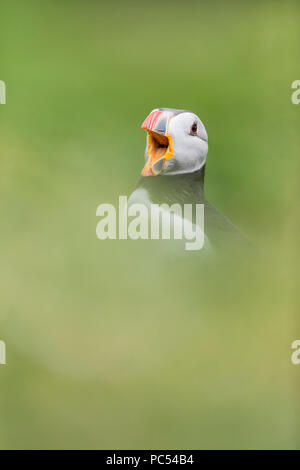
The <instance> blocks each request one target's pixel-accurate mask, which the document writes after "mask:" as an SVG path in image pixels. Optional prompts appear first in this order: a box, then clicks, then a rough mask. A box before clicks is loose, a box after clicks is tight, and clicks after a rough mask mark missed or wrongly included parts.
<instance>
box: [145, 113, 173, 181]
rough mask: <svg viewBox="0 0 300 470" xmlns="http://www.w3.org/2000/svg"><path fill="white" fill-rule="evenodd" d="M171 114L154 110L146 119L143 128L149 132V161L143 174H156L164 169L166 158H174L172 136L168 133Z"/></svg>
mask: <svg viewBox="0 0 300 470" xmlns="http://www.w3.org/2000/svg"><path fill="white" fill-rule="evenodd" d="M168 118H169V115H168V114H166V113H165V112H163V111H158V110H157V111H153V112H152V113H150V114H149V116H148V117H147V118H146V119H145V121H144V122H143V124H142V129H145V130H146V131H147V132H148V149H147V162H146V165H145V166H144V168H143V171H142V176H156V175H158V174H159V173H161V172H162V171H163V168H164V165H165V163H166V160H169V159H170V158H172V156H173V154H174V151H173V143H172V138H171V136H170V135H169V134H167V123H168Z"/></svg>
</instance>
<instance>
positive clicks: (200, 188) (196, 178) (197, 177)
mask: <svg viewBox="0 0 300 470" xmlns="http://www.w3.org/2000/svg"><path fill="white" fill-rule="evenodd" d="M204 175H205V165H204V166H203V167H202V168H201V169H200V170H198V171H195V172H193V173H185V174H182V175H173V176H172V175H170V176H166V175H158V176H146V177H141V178H140V180H139V182H138V185H137V187H138V188H144V189H146V190H147V191H148V192H149V195H150V198H151V200H152V201H153V203H157V204H159V203H163V202H168V203H174V202H179V203H186V204H188V203H193V202H199V200H203V201H204V200H205V196H204Z"/></svg>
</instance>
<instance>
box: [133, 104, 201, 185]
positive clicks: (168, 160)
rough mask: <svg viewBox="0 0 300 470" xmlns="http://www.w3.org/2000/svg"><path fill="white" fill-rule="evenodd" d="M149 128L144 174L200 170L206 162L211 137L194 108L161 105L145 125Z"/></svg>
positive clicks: (146, 120) (143, 126)
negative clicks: (192, 110)
mask: <svg viewBox="0 0 300 470" xmlns="http://www.w3.org/2000/svg"><path fill="white" fill-rule="evenodd" d="M142 129H145V130H146V131H147V147H146V153H145V159H146V164H145V166H144V168H143V171H142V176H156V175H158V174H163V175H179V174H184V173H192V172H194V171H197V170H200V169H201V168H202V167H203V166H204V165H205V161H206V155H207V152H208V137H207V132H206V130H205V127H204V125H203V123H202V122H201V120H200V119H199V118H198V116H197V115H196V114H194V113H192V112H191V111H185V110H179V109H170V108H159V109H154V110H153V111H151V113H150V114H149V116H147V118H146V119H145V121H144V122H143V124H142Z"/></svg>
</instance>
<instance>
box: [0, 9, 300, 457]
mask: <svg viewBox="0 0 300 470" xmlns="http://www.w3.org/2000/svg"><path fill="white" fill-rule="evenodd" d="M299 13H300V6H299V3H298V2H296V1H286V2H279V1H261V2H250V1H249V2H247V1H243V2H232V1H227V2H221V1H220V2H218V1H213V2H208V1H207V2H200V1H198V2H195V1H190V2H177V1H173V2H164V1H160V2H157V1H151V2H143V1H142V2H137V1H135V2H131V1H126V2H121V1H119V2H107V3H104V2H101V1H92V0H90V1H72V2H61V1H58V0H54V1H53V0H52V1H43V2H39V3H36V2H33V1H26V0H25V1H24V0H23V1H14V2H9V1H8V0H4V2H2V3H1V19H2V21H1V28H0V52H1V56H0V59H1V62H0V63H1V67H0V79H1V80H4V81H5V82H6V85H7V104H6V105H5V106H4V105H1V106H0V142H1V147H0V148H1V171H0V180H1V183H0V216H1V245H0V281H1V304H0V339H2V340H4V341H5V342H6V345H7V362H8V364H7V365H6V366H0V407H1V413H0V447H1V448H2V449H8V448H36V449H38V448H121V449H124V448H148V449H149V448H156V449H159V448H166V449H167V448H173V449H176V448H183V449H191V448H219V447H220V448H298V447H299V434H300V426H299V423H300V421H299V418H300V416H299V392H300V382H299V374H300V368H297V367H296V366H293V365H292V364H291V359H290V357H291V352H292V351H291V343H292V341H294V340H295V339H299V337H300V328H299V325H298V324H297V316H298V315H299V301H298V291H297V281H298V277H299V273H298V266H299V247H298V239H299V228H300V227H299V219H298V213H299V188H298V186H299V185H298V179H299V166H300V165H299V122H300V121H299V117H300V105H299V106H295V105H292V103H291V93H292V90H291V83H292V82H293V81H294V80H296V79H300V77H299V73H300V72H299V59H300V50H299ZM156 107H173V108H184V109H191V110H193V111H194V112H196V113H197V114H198V115H199V116H200V118H201V119H202V120H203V122H204V124H205V126H206V128H207V131H208V135H209V142H210V150H209V154H208V161H207V173H206V194H207V197H208V199H209V200H210V201H211V202H213V203H214V204H215V205H216V206H217V207H218V208H219V209H220V210H221V211H222V212H224V213H225V214H226V215H228V216H229V217H230V218H231V220H233V221H234V222H235V223H236V224H237V225H238V226H239V227H240V228H241V229H242V230H243V231H244V232H246V233H248V235H249V236H250V237H251V238H252V239H253V240H255V243H257V245H258V246H259V248H258V253H259V255H258V256H257V257H251V258H249V259H246V260H243V262H242V263H241V262H237V260H233V261H232V262H230V263H229V261H228V260H227V261H224V260H218V259H217V260H216V259H214V260H203V259H201V257H199V256H196V255H195V256H193V255H191V254H190V255H189V256H184V255H182V254H175V253H170V252H168V250H166V249H165V248H163V249H162V248H161V246H160V245H157V244H155V245H152V244H151V243H147V242H143V243H139V242H130V241H128V242H127V241H122V242H121V241H120V242H117V241H115V242H114V241H99V240H97V239H96V236H95V229H96V223H97V219H96V216H95V214H96V207H97V206H98V204H100V203H102V202H110V203H115V202H116V201H117V200H118V196H119V195H125V194H128V195H129V194H130V193H131V192H132V191H133V189H134V187H135V184H136V181H137V179H138V175H139V173H140V171H141V168H142V166H143V161H144V160H143V158H144V147H145V134H144V132H143V131H141V130H140V124H141V122H142V121H143V119H144V118H145V117H146V115H147V114H148V113H149V112H150V111H151V110H152V109H153V108H156Z"/></svg>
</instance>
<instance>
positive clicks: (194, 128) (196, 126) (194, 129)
mask: <svg viewBox="0 0 300 470" xmlns="http://www.w3.org/2000/svg"><path fill="white" fill-rule="evenodd" d="M197 132H198V125H197V123H196V122H194V124H192V126H191V130H190V134H193V135H195V134H197Z"/></svg>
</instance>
